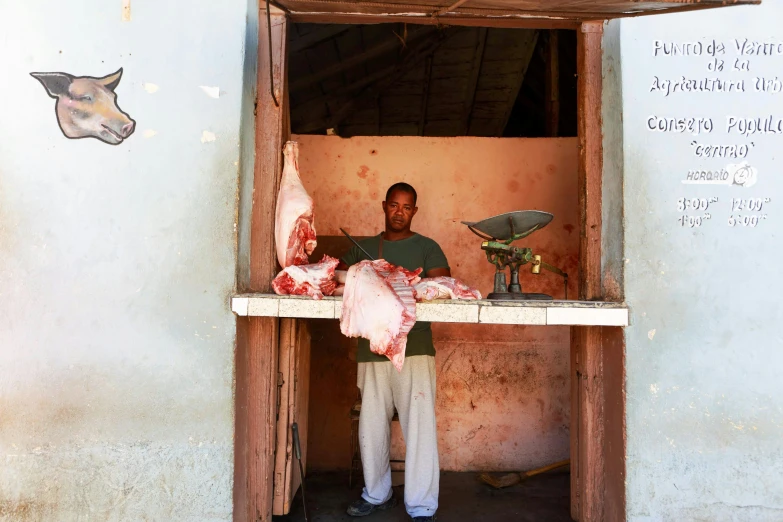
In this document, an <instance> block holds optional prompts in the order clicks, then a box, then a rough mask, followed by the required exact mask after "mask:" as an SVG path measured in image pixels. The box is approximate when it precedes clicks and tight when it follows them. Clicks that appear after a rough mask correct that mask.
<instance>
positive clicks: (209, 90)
mask: <svg viewBox="0 0 783 522" xmlns="http://www.w3.org/2000/svg"><path fill="white" fill-rule="evenodd" d="M199 87H200V88H201V90H202V91H204V93H205V94H206V95H207V96H209V97H210V98H215V99H217V98H220V87H208V86H206V85H199Z"/></svg>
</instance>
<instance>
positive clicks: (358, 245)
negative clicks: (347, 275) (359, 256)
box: [340, 228, 375, 261]
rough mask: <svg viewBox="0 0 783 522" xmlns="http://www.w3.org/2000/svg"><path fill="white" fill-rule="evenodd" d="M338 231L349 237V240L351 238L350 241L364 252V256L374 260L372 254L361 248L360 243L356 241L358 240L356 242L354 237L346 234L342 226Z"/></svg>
mask: <svg viewBox="0 0 783 522" xmlns="http://www.w3.org/2000/svg"><path fill="white" fill-rule="evenodd" d="M340 232H342V233H343V234H345V237H347V238H348V239H350V240H351V242H352V243H353V244H354V245H356V246H357V247H358V248H359V250H361V251H362V252H364V255H365V256H367V257H368V258H369V259H370V261H375V258H374V257H372V256H371V255H370V254H369V253H368V252H367V251H366V250H365V249H363V248H362V245H360V244H359V243H358V242H357V241H356V240H355V239H354V238H352V237H351V236H350V234H348V232H346V231H345V230H343V229H342V228H341V229H340Z"/></svg>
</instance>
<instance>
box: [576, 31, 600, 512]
mask: <svg viewBox="0 0 783 522" xmlns="http://www.w3.org/2000/svg"><path fill="white" fill-rule="evenodd" d="M602 31H603V23H601V22H589V23H584V24H582V27H581V29H580V31H579V32H578V34H577V75H578V81H577V103H578V107H579V110H578V115H577V128H578V135H579V172H578V182H577V183H578V192H579V211H580V242H579V296H580V298H581V299H585V300H594V299H599V298H600V296H601V294H600V293H601V175H602V173H601V162H602V158H601V154H602V150H601V141H602V138H601V74H602V71H601V67H602V63H601V62H602V60H601V36H602ZM577 336H578V337H579V367H580V371H581V377H582V378H581V380H580V390H579V392H580V398H579V407H578V410H579V434H580V436H579V439H578V444H579V457H578V458H579V460H580V464H579V486H578V487H579V520H580V521H582V522H599V521H603V520H604V511H603V509H604V473H605V466H604V418H603V405H604V394H603V356H602V353H601V350H602V345H601V329H600V328H598V327H594V326H588V327H579V328H577Z"/></svg>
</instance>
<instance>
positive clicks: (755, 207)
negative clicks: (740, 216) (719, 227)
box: [731, 198, 772, 212]
mask: <svg viewBox="0 0 783 522" xmlns="http://www.w3.org/2000/svg"><path fill="white" fill-rule="evenodd" d="M771 201H772V199H771V198H747V199H743V198H731V211H732V212H735V211H737V210H750V211H751V212H761V210H762V209H763V208H764V204H765V203H769V202H771Z"/></svg>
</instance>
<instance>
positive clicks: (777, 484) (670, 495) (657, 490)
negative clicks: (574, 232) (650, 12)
mask: <svg viewBox="0 0 783 522" xmlns="http://www.w3.org/2000/svg"><path fill="white" fill-rule="evenodd" d="M781 20H783V2H781V1H780V0H764V2H763V5H762V6H760V7H757V6H750V7H731V8H724V9H716V10H710V11H699V12H691V13H686V14H678V15H663V16H653V17H643V18H637V19H630V20H624V21H621V22H612V23H611V24H610V25H609V27H607V32H606V37H605V39H604V45H605V47H607V55H606V56H607V60H606V61H605V68H604V70H605V74H606V79H607V81H608V84H609V85H610V86H612V89H614V90H613V91H612V92H611V93H609V94H610V95H609V96H608V97H605V100H604V101H605V107H604V111H605V114H606V115H609V116H611V118H613V119H614V121H620V122H622V133H613V132H610V133H609V134H608V136H609V139H608V141H607V142H606V143H605V145H606V146H607V157H608V158H610V161H609V162H608V163H607V168H608V172H609V173H611V172H613V171H612V169H615V170H616V169H617V168H618V166H619V168H622V172H623V175H624V190H623V193H624V212H625V216H624V224H625V236H624V237H625V246H624V257H625V265H624V266H625V274H624V275H625V295H626V299H627V302H628V303H629V305H630V306H631V308H632V316H631V321H632V325H631V326H630V327H629V328H627V330H626V335H627V347H626V350H627V353H626V356H627V359H626V361H627V388H626V392H627V405H626V407H627V413H626V424H627V482H626V488H627V489H626V492H627V517H628V520H632V521H658V520H678V521H679V520H705V521H710V522H717V521H724V520H725V521H729V520H731V521H743V522H744V521H773V520H774V521H779V520H783V480H781V477H783V379H782V378H781V376H780V372H781V368H783V335H781V330H780V328H781V323H783V313H782V312H781V305H780V298H779V295H778V294H779V291H780V288H781V285H783V272H781V270H780V267H779V265H780V259H781V254H783V243H782V242H781V234H780V228H781V224H783V176H781V165H782V164H783V163H781V161H783V156H782V155H781V154H783V134H756V135H752V136H741V135H737V134H736V133H734V132H732V133H727V116H735V117H743V118H758V117H761V118H766V117H767V116H771V117H772V118H773V120H775V121H777V120H779V119H781V118H783V92H780V91H779V92H775V93H770V92H755V83H754V80H753V79H754V78H755V77H764V78H768V79H772V80H775V79H777V80H778V81H779V82H780V81H783V26H781ZM745 38H747V39H748V40H750V41H759V42H775V43H780V44H781V45H780V47H779V48H778V47H777V46H776V47H775V49H776V51H777V50H779V51H780V53H779V54H776V55H774V56H746V57H744V58H743V57H739V56H738V54H737V49H736V47H735V43H734V40H735V39H737V40H739V41H740V42H742V41H743V40H744V39H745ZM713 39H714V40H716V41H719V42H722V43H724V44H725V46H726V47H725V54H722V55H720V56H717V57H716V58H718V59H719V60H723V61H724V70H723V71H722V72H718V73H715V72H713V71H710V70H708V65H709V63H711V61H712V57H710V56H707V55H706V51H707V47H706V45H707V44H708V43H709V42H712V40H713ZM655 40H661V41H665V42H667V48H668V43H669V42H676V43H680V44H681V43H684V42H701V43H703V44H704V45H705V47H704V51H705V55H702V56H665V57H664V56H660V55H659V56H657V57H656V56H654V55H653V52H654V41H655ZM737 58H740V59H743V60H748V63H749V66H750V71H749V72H732V71H731V68H732V67H733V65H734V62H735V59H737ZM655 76H658V77H659V79H661V80H664V79H665V80H671V81H676V80H678V79H681V78H682V77H683V76H685V77H686V78H694V79H704V78H716V77H717V78H721V79H722V80H731V81H735V82H736V81H740V80H745V92H731V93H724V92H685V93H682V92H676V93H672V94H670V95H669V96H665V95H664V94H662V93H661V92H658V91H655V90H653V91H651V86H652V85H653V80H654V77H655ZM617 77H620V78H621V88H620V89H619V92H618V90H617V83H616V82H615V80H616V78H617ZM781 87H783V85H781ZM607 102H609V103H607ZM612 102H613V103H612ZM618 111H619V114H618ZM653 115H657V116H661V117H675V118H690V117H693V118H711V119H712V122H713V124H714V128H713V130H712V132H710V133H703V134H699V135H696V136H693V135H691V134H689V133H661V132H652V131H650V130H648V129H647V127H646V125H647V120H648V117H650V116H653ZM782 130H783V129H782ZM694 141H695V142H698V143H699V144H713V145H729V144H736V145H743V144H751V143H752V144H754V146H752V150H751V152H750V153H749V155H748V157H747V161H748V163H749V164H750V165H751V166H753V167H754V168H755V169H757V172H758V178H757V182H756V184H755V185H753V186H751V187H743V186H738V185H735V186H728V185H712V186H710V185H686V184H683V183H682V180H683V179H685V178H686V176H687V173H688V171H689V170H702V169H704V170H713V171H714V170H721V169H723V168H725V167H726V166H727V165H729V164H736V163H740V162H741V161H742V160H741V159H740V160H738V159H731V158H699V157H697V156H695V155H694V149H695V147H694V146H693V145H691V142H694ZM715 197H717V198H718V202H717V203H712V204H711V205H710V207H709V209H708V210H694V209H686V210H685V211H682V212H680V211H678V199H679V198H715ZM732 198H743V199H748V198H771V202H768V203H766V204H765V205H764V207H763V210H762V211H748V210H742V211H739V210H734V211H733V212H732V208H731V207H732ZM705 213H709V214H710V216H711V218H710V219H707V220H704V222H703V224H702V225H701V226H699V227H694V228H691V227H690V226H688V225H686V226H684V227H683V226H681V225H680V223H679V222H678V216H681V215H683V214H687V215H689V216H698V215H703V214H705ZM755 214H760V215H764V214H766V215H767V218H766V219H762V220H761V221H760V222H759V224H758V226H756V227H746V226H736V227H731V226H729V224H728V223H729V218H730V217H731V216H732V215H734V216H735V218H736V217H737V216H738V215H742V216H746V215H755Z"/></svg>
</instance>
